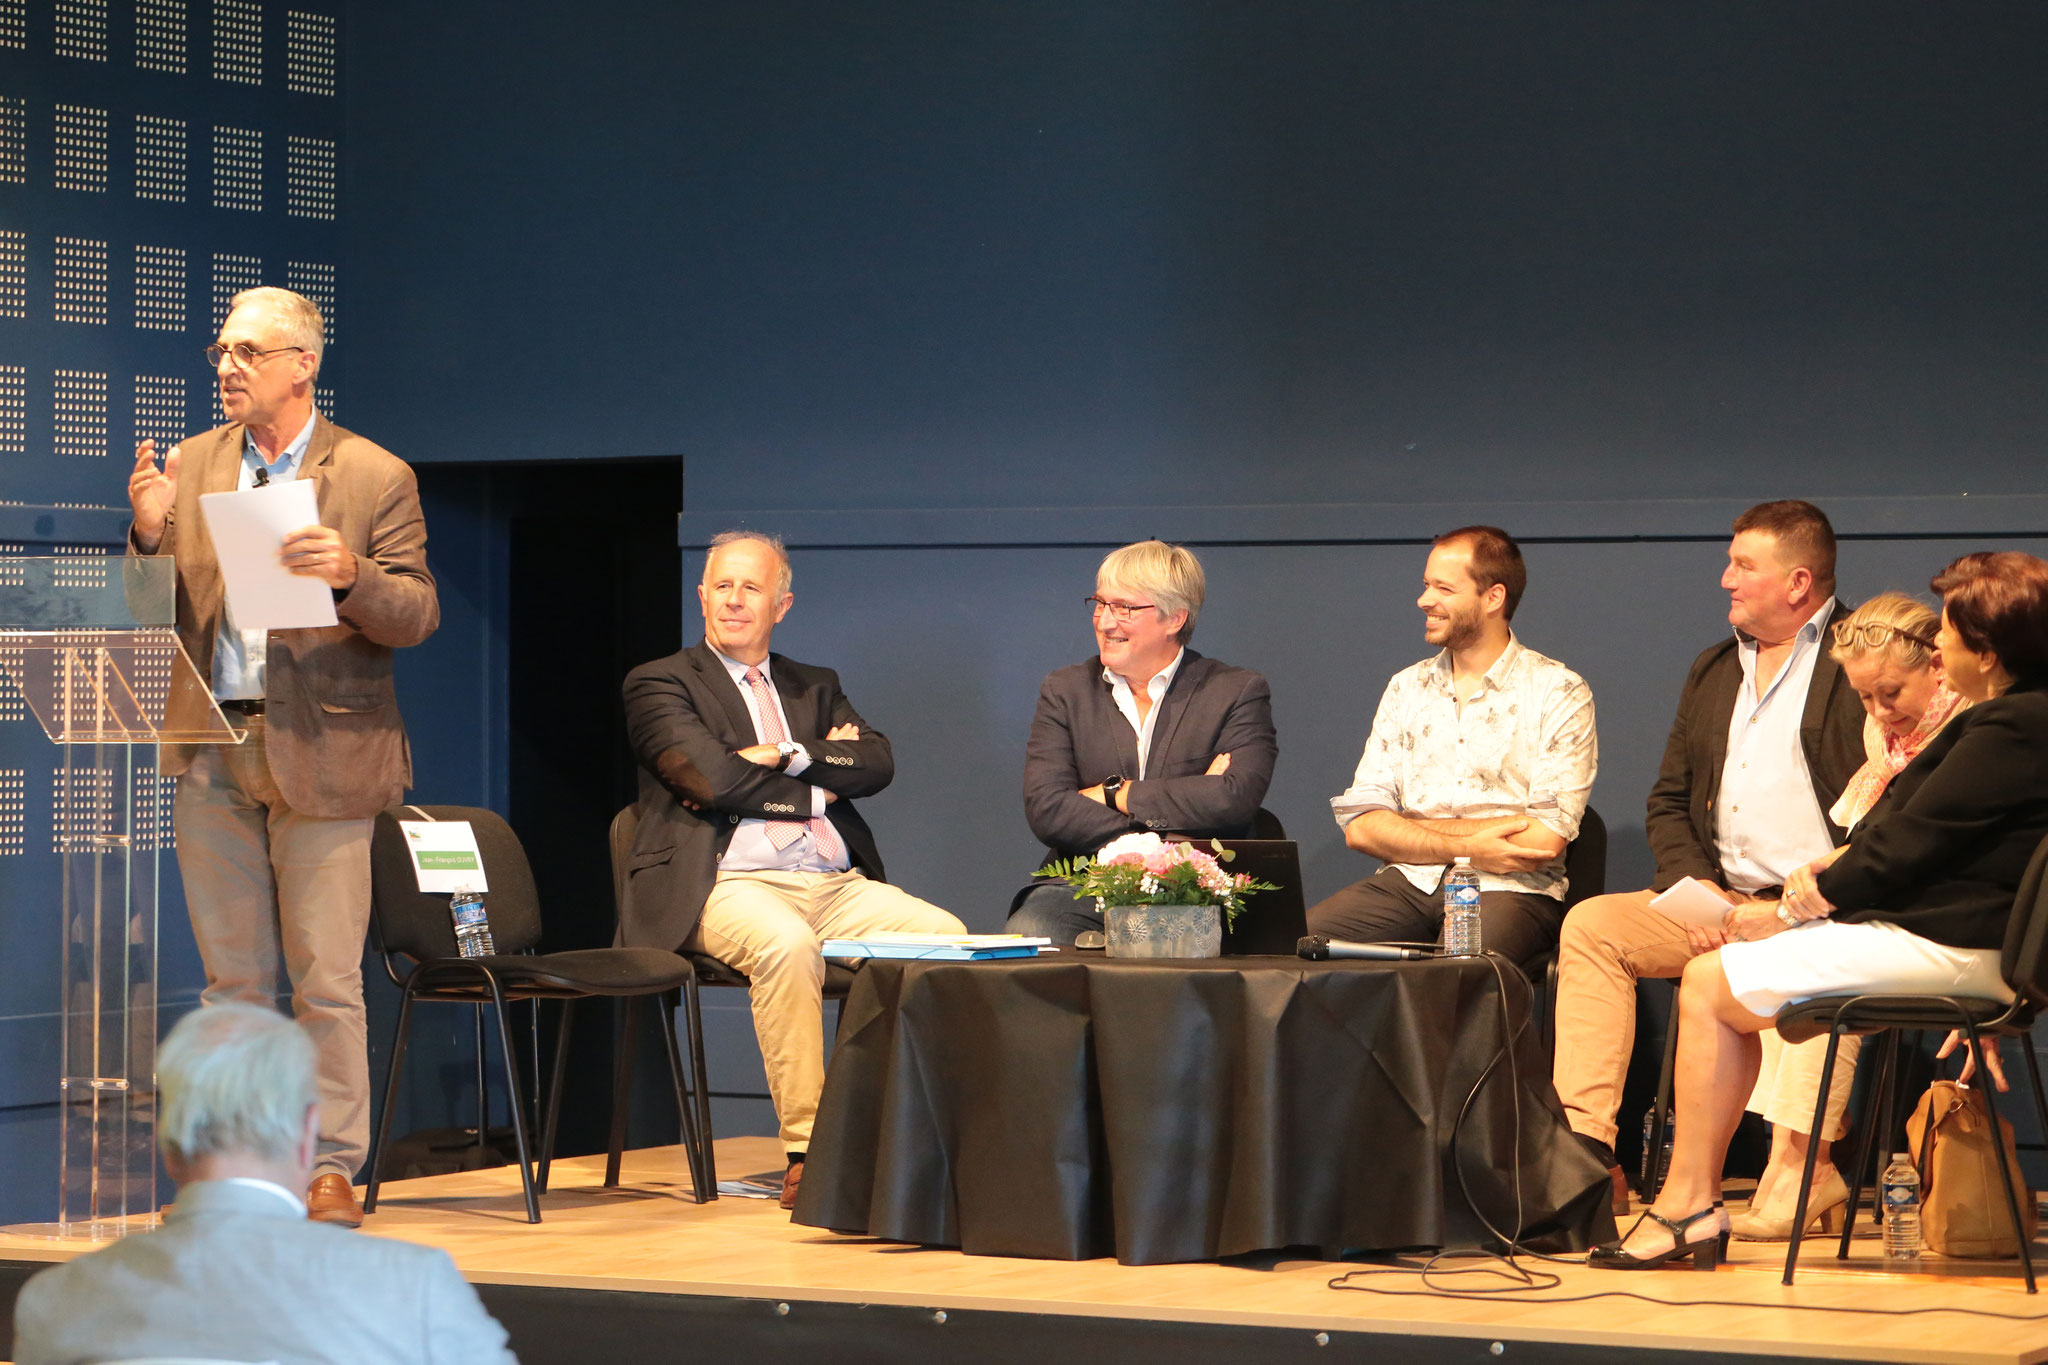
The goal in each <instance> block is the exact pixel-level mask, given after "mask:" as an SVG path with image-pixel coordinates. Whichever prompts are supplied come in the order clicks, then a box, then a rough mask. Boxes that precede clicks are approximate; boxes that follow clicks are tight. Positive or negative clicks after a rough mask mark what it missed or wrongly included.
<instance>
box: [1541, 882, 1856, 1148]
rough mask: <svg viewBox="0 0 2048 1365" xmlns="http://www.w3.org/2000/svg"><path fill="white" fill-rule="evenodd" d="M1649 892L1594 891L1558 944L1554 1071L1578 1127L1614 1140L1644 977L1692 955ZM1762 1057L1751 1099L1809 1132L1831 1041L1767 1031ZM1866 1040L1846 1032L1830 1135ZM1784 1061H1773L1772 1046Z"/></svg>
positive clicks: (1667, 971)
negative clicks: (1786, 1038) (1791, 1038)
mask: <svg viewBox="0 0 2048 1365" xmlns="http://www.w3.org/2000/svg"><path fill="white" fill-rule="evenodd" d="M1654 894H1655V893H1654V892H1650V891H1624V892H1620V893H1618V894H1616V895H1612V896H1595V897H1593V898H1592V899H1591V900H1587V901H1582V902H1580V903H1579V904H1578V905H1577V906H1575V907H1573V909H1572V911H1571V913H1570V914H1568V915H1566V916H1565V919H1564V931H1563V933H1562V934H1560V935H1559V937H1558V948H1557V1060H1556V1062H1555V1064H1554V1065H1553V1067H1552V1070H1551V1079H1552V1080H1553V1082H1554V1083H1555V1084H1556V1086H1557V1097H1558V1099H1559V1100H1561V1101H1562V1102H1563V1103H1564V1113H1565V1118H1566V1120H1567V1121H1568V1122H1569V1123H1570V1124H1571V1126H1572V1131H1574V1132H1577V1133H1584V1134H1585V1135H1586V1136H1587V1137H1590V1138H1596V1139H1598V1140H1599V1141H1601V1142H1604V1143H1606V1144H1607V1145H1608V1146H1610V1147H1612V1146H1613V1145H1614V1137H1615V1122H1614V1116H1615V1113H1616V1111H1617V1110H1619V1109H1620V1108H1621V1087H1622V1082H1623V1081H1624V1080H1625V1079H1626V1078H1627V1076H1628V1058H1629V1053H1630V1052H1631V1051H1632V1050H1633V1049H1634V1047H1635V1039H1636V982H1638V981H1640V980H1643V979H1645V978H1650V977H1666V978H1670V977H1676V976H1678V975H1679V974H1680V973H1682V972H1683V971H1684V970H1685V964H1686V963H1687V962H1689V961H1691V960H1692V957H1693V951H1692V945H1691V944H1690V943H1688V942H1687V941H1686V937H1685V931H1684V930H1683V929H1681V928H1680V927H1679V926H1678V922H1677V921H1676V920H1674V919H1672V918H1671V917H1670V916H1668V915H1666V914H1664V913H1663V912H1662V911H1661V910H1652V909H1651V908H1650V899H1651V897H1652V896H1653V895H1654ZM1762 1036H1763V1038H1764V1039H1765V1044H1764V1048H1765V1050H1764V1065H1763V1068H1762V1069H1761V1070H1760V1071H1759V1072H1758V1075H1757V1085H1756V1092H1755V1093H1754V1094H1753V1095H1751V1097H1750V1101H1749V1107H1750V1108H1751V1109H1754V1110H1756V1111H1757V1112H1758V1113H1760V1114H1762V1115H1763V1116H1764V1117H1765V1118H1766V1119H1768V1120H1769V1121H1770V1122H1772V1123H1784V1124H1788V1125H1790V1126H1791V1127H1792V1128H1793V1129H1795V1130H1796V1131H1798V1132H1802V1133H1803V1132H1805V1131H1806V1127H1807V1125H1808V1124H1810V1123H1812V1122H1813V1099H1814V1095H1815V1093H1816V1092H1817V1091H1818V1090H1819V1088H1820V1066H1821V1061H1822V1058H1823V1055H1824V1054H1825V1052H1826V1049H1827V1039H1826V1038H1817V1039H1813V1040H1811V1041H1809V1042H1805V1043H1799V1044H1796V1045H1793V1044H1787V1043H1785V1042H1783V1041H1782V1040H1780V1039H1779V1037H1778V1035H1777V1034H1776V1033H1774V1032H1771V1031H1769V1030H1766V1031H1765V1032H1764V1034H1763V1035H1762ZM1860 1046H1861V1042H1860V1040H1857V1039H1845V1040H1844V1041H1843V1046H1842V1051H1841V1055H1840V1057H1839V1058H1838V1059H1837V1061H1836V1063H1835V1078H1834V1083H1833V1084H1832V1085H1830V1086H1829V1087H1828V1090H1829V1094H1828V1118H1827V1127H1828V1133H1827V1136H1828V1138H1829V1139H1830V1140H1833V1139H1835V1138H1839V1137H1840V1136H1841V1135H1842V1132H1843V1130H1844V1127H1845V1126H1846V1122H1847V1120H1846V1118H1845V1115H1846V1114H1847V1112H1848V1108H1849V1087H1850V1085H1851V1084H1852V1083H1853V1082H1854V1081H1855V1077H1856V1049H1857V1047H1860ZM1774 1049H1775V1050H1776V1052H1777V1061H1776V1064H1775V1065H1774V1063H1773V1050H1774Z"/></svg>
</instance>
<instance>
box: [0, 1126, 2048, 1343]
mask: <svg viewBox="0 0 2048 1365" xmlns="http://www.w3.org/2000/svg"><path fill="white" fill-rule="evenodd" d="M717 1148H718V1166H719V1171H720V1175H721V1177H722V1178H725V1179H732V1178H734V1177H736V1176H740V1175H744V1174H747V1173H749V1172H756V1171H762V1170H766V1169H769V1168H772V1167H775V1166H778V1165H779V1164H780V1161H779V1153H778V1151H777V1148H776V1144H775V1143H774V1142H773V1141H772V1140H771V1139H766V1138H728V1139H724V1140H721V1141H720V1142H719V1143H718V1144H717ZM602 1179H603V1158H602V1157H589V1158H577V1159H573V1160H567V1161H563V1162H559V1163H557V1165H556V1167H555V1171H554V1176H553V1189H552V1190H551V1192H550V1193H549V1194H548V1195H547V1196H546V1197H545V1198H544V1199H543V1201H542V1207H541V1214H542V1217H543V1218H544V1219H545V1221H544V1222H543V1223H541V1224H540V1225H539V1226H537V1227H535V1226H529V1225H528V1224H527V1223H526V1222H525V1221H524V1214H523V1211H522V1206H521V1201H520V1199H519V1194H518V1190H519V1183H518V1178H517V1175H516V1173H515V1172H513V1171H511V1170H510V1169H498V1170H492V1171H481V1172H473V1173H466V1174H461V1175H451V1176H439V1177H435V1178H432V1179H426V1180H415V1181H408V1182H405V1183H402V1184H394V1185H389V1186H387V1187H386V1189H385V1192H384V1199H383V1201H381V1202H380V1204H379V1206H378V1211H377V1212H376V1214H374V1215H373V1216H372V1217H371V1219H370V1221H369V1223H368V1224H367V1225H366V1228H367V1231H368V1232H370V1233H372V1234H375V1235H378V1236H385V1237H398V1238H403V1239H405V1240H408V1241H413V1242H421V1243H426V1244H429V1245H432V1246H438V1247H441V1248H444V1249H445V1250H447V1251H448V1253H449V1254H450V1255H452V1256H453V1257H454V1258H455V1261H456V1263H457V1264H458V1265H459V1266H460V1267H461V1268H462V1271H463V1273H464V1275H466V1276H467V1277H468V1278H469V1279H470V1280H471V1281H472V1282H474V1283H476V1284H477V1285H478V1286H479V1287H480V1288H481V1289H482V1291H483V1292H484V1293H485V1294H486V1297H487V1298H488V1299H491V1300H492V1301H493V1302H496V1301H497V1298H498V1293H499V1291H510V1290H512V1289H526V1290H540V1289H552V1290H580V1291H601V1292H607V1293H611V1294H614V1295H617V1294H620V1293H622V1292H623V1293H625V1294H632V1295H657V1296H689V1297H691V1298H693V1299H696V1300H704V1299H717V1300H726V1301H745V1302H746V1303H748V1304H751V1305H753V1306H755V1307H757V1308H758V1311H759V1313H760V1314H762V1315H775V1316H776V1317H778V1318H780V1319H782V1320H783V1321H785V1322H789V1321H794V1320H798V1319H801V1318H803V1317H804V1315H805V1314H806V1313H810V1314H814V1315H815V1314H821V1313H826V1311H827V1310H828V1309H831V1308H832V1307H834V1306H837V1307H838V1308H839V1309H840V1310H844V1309H847V1308H849V1307H854V1306H869V1307H876V1306H893V1307H895V1308H898V1309H901V1310H906V1311H907V1312H914V1314H915V1315H916V1317H915V1321H917V1322H919V1323H931V1324H934V1325H942V1324H943V1323H944V1322H946V1321H948V1320H953V1321H960V1322H965V1321H968V1320H970V1319H972V1318H973V1317H974V1315H976V1314H1008V1315H1015V1314H1025V1315H1032V1316H1033V1317H1034V1318H1036V1319H1038V1320H1039V1321H1040V1323H1041V1325H1042V1326H1056V1327H1058V1328H1060V1329H1062V1330H1066V1331H1069V1332H1079V1333H1082V1334H1083V1335H1082V1336H1081V1337H1080V1338H1079V1339H1080V1340H1087V1339H1089V1337H1091V1336H1094V1335H1095V1334H1094V1330H1093V1329H1096V1328H1102V1327H1106V1326H1107V1325H1108V1320H1117V1321H1118V1324H1119V1330H1120V1331H1124V1332H1128V1331H1130V1330H1131V1329H1133V1328H1144V1327H1147V1326H1149V1327H1151V1328H1153V1329H1163V1328H1165V1327H1166V1326H1167V1325H1168V1324H1177V1325H1180V1326H1182V1327H1185V1326H1187V1325H1191V1324H1209V1325H1212V1326H1216V1327H1230V1328H1238V1329H1259V1331H1260V1337H1261V1339H1263V1340H1266V1341H1268V1342H1269V1343H1270V1345H1271V1346H1272V1347H1273V1348H1274V1350H1273V1351H1272V1352H1271V1354H1273V1355H1275V1356H1278V1355H1285V1354H1288V1353H1289V1348H1290V1347H1296V1346H1298V1347H1304V1348H1309V1347H1314V1348H1320V1347H1321V1346H1322V1345H1323V1343H1320V1342H1317V1340H1316V1338H1317V1334H1326V1336H1327V1338H1328V1345H1329V1346H1333V1347H1337V1348H1339V1349H1337V1350H1336V1351H1334V1352H1331V1351H1328V1350H1323V1349H1314V1350H1312V1352H1311V1353H1310V1355H1309V1357H1308V1358H1311V1359H1314V1360H1317V1361H1321V1362H1328V1361H1332V1360H1335V1359H1339V1358H1344V1359H1350V1358H1360V1359H1364V1358H1371V1359H1376V1360H1387V1359H1399V1358H1403V1357H1404V1356H1405V1357H1408V1358H1416V1359H1432V1360H1435V1359H1443V1360H1451V1359H1472V1360H1478V1359H1481V1358H1486V1359H1492V1358H1496V1357H1506V1358H1508V1359H1521V1360H1530V1359H1539V1358H1540V1359H1573V1358H1585V1357H1608V1358H1614V1359H1625V1358H1641V1357H1642V1356H1644V1355H1646V1354H1658V1353H1667V1352H1668V1353H1672V1355H1673V1356H1674V1357H1676V1356H1680V1355H1684V1354H1691V1353H1697V1354H1702V1355H1704V1356H1719V1357H1722V1358H1734V1357H1745V1358H1750V1359H1758V1358H1763V1359H1770V1358H1779V1359H1793V1358H1799V1359H1825V1360H1873V1361H1878V1360H1882V1361H1935V1360H1940V1361H1965V1362H1982V1363H1983V1365H1994V1363H1995V1365H2010V1363H2012V1362H2032V1361H2048V1293H2044V1294H2042V1295H2040V1296H2037V1297H2029V1296H2028V1295H2027V1294H2026V1293H2025V1292H2024V1286H2023V1285H2022V1284H2021V1282H2020V1279H2019V1271H2018V1267H2017V1264H2016V1263H2015V1264H2013V1265H2010V1266H2006V1265H1998V1264H1994V1263H1985V1262H1976V1263H1945V1262H1942V1261H1940V1260H1939V1259H1934V1258H1930V1260H1929V1261H1928V1263H1927V1265H1926V1267H1925V1270H1924V1271H1923V1272H1922V1273H1916V1274H1913V1275H1893V1274H1888V1273H1885V1272H1884V1271H1883V1269H1882V1267H1881V1264H1880V1256H1879V1252H1878V1245H1877V1243H1876V1241H1875V1240H1873V1239H1870V1238H1867V1237H1866V1238H1860V1239H1859V1240H1858V1243H1857V1245H1856V1248H1855V1251H1854V1254H1853V1255H1852V1259H1851V1260H1850V1261H1848V1262H1846V1263H1842V1262H1837V1261H1835V1260H1834V1258H1833V1245H1834V1242H1833V1239H1832V1238H1827V1239H1819V1240H1817V1241H1816V1242H1814V1243H1812V1244H1811V1248H1812V1249H1811V1252H1810V1254H1808V1255H1803V1256H1802V1263H1803V1264H1802V1269H1801V1271H1800V1279H1799V1283H1798V1284H1797V1285H1795V1286H1794V1287H1792V1288H1790V1289H1787V1288H1785V1287H1784V1286H1782V1285H1780V1284H1779V1283H1778V1276H1779V1270H1780V1267H1781V1266H1782V1263H1783V1251H1782V1248H1773V1247H1771V1246H1768V1245H1762V1244H1745V1243H1739V1242H1738V1243H1736V1244H1735V1251H1734V1259H1735V1264H1734V1265H1733V1266H1732V1267H1724V1268H1723V1269H1722V1270H1721V1271H1720V1272H1719V1273H1717V1274H1714V1275H1702V1274H1695V1273H1692V1272H1690V1271H1659V1272H1654V1273H1645V1274H1638V1275H1616V1274H1613V1273H1609V1272H1601V1271H1588V1270H1586V1269H1584V1268H1583V1267H1579V1266H1571V1265H1557V1264H1550V1263H1543V1262H1534V1261H1525V1262H1524V1264H1526V1265H1530V1266H1532V1267H1536V1268H1541V1269H1548V1270H1552V1271H1555V1272H1556V1273H1558V1274H1559V1275H1560V1276H1561V1277H1562V1280H1563V1282H1562V1283H1561V1284H1560V1285H1558V1286H1557V1287H1556V1288H1554V1289H1549V1290H1544V1291H1518V1292H1515V1293H1512V1294H1506V1295H1492V1296H1487V1297H1483V1298H1481V1297H1461V1296H1452V1295H1442V1296H1415V1297H1406V1296H1403V1297H1395V1296H1387V1295H1380V1294H1370V1293H1352V1292H1341V1291H1337V1290H1333V1289H1331V1288H1330V1287H1329V1285H1328V1282H1329V1280H1330V1279H1331V1277H1332V1276H1333V1275H1338V1274H1342V1273H1344V1272H1345V1271H1347V1270H1354V1269H1359V1268H1361V1267H1363V1266H1368V1265H1371V1264H1372V1263H1365V1262H1361V1263H1355V1264H1354V1263H1350V1262H1346V1263H1331V1262H1324V1261H1313V1260H1307V1259H1291V1258H1289V1257H1287V1256H1285V1255H1284V1254H1282V1255H1275V1256H1273V1257H1270V1258H1264V1259H1259V1260H1256V1261H1239V1262H1230V1263H1225V1264H1201V1265H1173V1266H1119V1265H1117V1264H1116V1263H1115V1262H1113V1261H1088V1262H1078V1263H1077V1262H1056V1261H1027V1260H1015V1259H1008V1258H1000V1257H975V1256H963V1255H961V1254H959V1253H957V1252H952V1251H939V1250H926V1249H920V1248H916V1247H907V1246H903V1245H900V1244H890V1243H882V1242H877V1241H873V1240H870V1239H865V1238H854V1237H842V1236H837V1235H834V1234H831V1233H827V1232H823V1231H820V1230H818V1229H814V1228H807V1227H798V1226H795V1225H792V1224H791V1223H790V1221H789V1219H788V1216H787V1215H786V1214H784V1213H783V1212H782V1211H781V1210H780V1209H779V1208H777V1207H776V1205H775V1203H774V1202H773V1201H772V1200H749V1199H739V1198H731V1197H728V1198H724V1199H720V1200H717V1201H715V1202H713V1203H711V1204H708V1205H702V1206H699V1205H697V1204H694V1203H691V1202H689V1198H688V1194H687V1191H688V1188H689V1186H688V1180H687V1177H686V1175H685V1173H684V1162H683V1160H682V1153H681V1149H680V1148H654V1149H649V1150H645V1151H639V1152H631V1153H628V1154H627V1159H626V1168H625V1183H624V1184H623V1185H622V1187H621V1188H619V1189H617V1190H606V1189H604V1188H602V1184H601V1182H602ZM80 1249H81V1248H79V1247H75V1246H72V1245H70V1244H59V1243H51V1242H37V1241H32V1240H29V1239H25V1238H20V1237H12V1236H0V1260H6V1261H13V1262H23V1261H47V1260H53V1259H61V1258H65V1257H68V1256H70V1255H75V1254H77V1252H78V1251H79V1250H80ZM2036 1255H2037V1257H2038V1258H2040V1259H2041V1260H2042V1262H2043V1264H2044V1273H2048V1247H2044V1246H2041V1245H2039V1244H2037V1247H2036ZM1369 1282H1370V1283H1373V1284H1375V1285H1379V1286H1383V1287H1386V1288H1393V1289H1402V1290H1410V1291H1413V1290H1419V1289H1421V1288H1422V1286H1421V1284H1420V1283H1419V1281H1417V1280H1416V1279H1415V1278H1414V1277H1412V1276H1392V1275H1389V1276H1378V1277H1374V1278H1373V1279H1372V1280H1370V1281H1369ZM493 1287H496V1288H495V1289H494V1288H493ZM1615 1292H1627V1293H1634V1294H1641V1295H1644V1296H1647V1297H1649V1298H1652V1299H1655V1300H1657V1301H1658V1302H1656V1303H1645V1302H1640V1301H1637V1300H1634V1299H1630V1298H1623V1297H1601V1298H1595V1299H1592V1300H1590V1301H1583V1302H1572V1303H1564V1302H1556V1301H1557V1300H1561V1299H1571V1298H1574V1297H1576V1296H1579V1295H1585V1294H1600V1293H1605V1294H1612V1293H1615ZM1704 1300H1718V1301H1720V1302H1715V1303H1703V1302H1702V1301H1704ZM639 1302H641V1303H649V1302H652V1300H646V1299H641V1300H639ZM781 1305H788V1307H787V1308H786V1309H785V1308H782V1307H781ZM1688 1305H1691V1306H1688ZM1731 1305H1732V1306H1731ZM1815 1308H1837V1309H1850V1310H1855V1311H1850V1312H1815V1311H1808V1310H1811V1309H1815ZM1929 1308H1942V1309H1975V1310H1979V1312H1981V1313H1984V1314H2011V1315H2020V1316H2022V1317H2024V1318H2025V1319H2027V1320H2024V1321H2009V1320H2002V1319H2000V1318H1997V1317H1990V1316H1979V1315H1977V1314H1975V1313H1960V1312H1949V1311H1943V1312H1932V1313H1923V1314H1920V1315H1917V1316H1897V1314H1898V1313H1899V1312H1900V1311H1901V1310H1906V1309H1929ZM941 1313H943V1314H945V1315H946V1316H945V1317H940V1316H938V1315H939V1314H941ZM1040 1315H1052V1318H1053V1319H1055V1320H1057V1321H1046V1320H1044V1319H1043V1318H1042V1317H1041V1316H1040ZM842 1316H843V1312H842ZM901 1316H902V1315H900V1314H899V1317H901ZM1002 1320H1003V1319H999V1320H998V1321H1002ZM1007 1320H1009V1321H1014V1319H1007ZM508 1321H509V1320H508ZM514 1330H515V1335H517V1334H518V1332H519V1331H520V1329H519V1328H517V1327H515V1329H514ZM528 1330H529V1331H530V1330H532V1329H531V1328H529V1329H528ZM837 1330H838V1332H839V1335H838V1336H837V1341H838V1346H837V1348H836V1351H835V1354H836V1356H837V1358H838V1359H839V1360H842V1361H844V1360H854V1359H864V1358H868V1356H867V1353H866V1352H863V1351H862V1350H861V1349H860V1348H859V1342H858V1340H857V1339H856V1337H855V1336H852V1335H849V1334H848V1332H847V1329H846V1328H845V1326H844V1324H843V1323H842V1324H841V1326H840V1327H839V1328H838V1329H837ZM951 1335H954V1339H955V1340H956V1341H957V1342H958V1344H959V1345H960V1346H962V1347H965V1346H966V1345H967V1344H968V1341H967V1334H965V1333H960V1334H951ZM530 1339H531V1338H528V1340H530ZM1095 1339H1097V1340H1100V1339H1101V1338H1100V1337H1099V1336H1097V1337H1095ZM945 1340H946V1337H945V1336H944V1335H941V1336H936V1337H932V1338H930V1343H931V1347H932V1348H933V1350H934V1351H935V1352H936V1354H935V1355H934V1358H947V1356H948V1355H949V1354H950V1353H948V1352H946V1351H945V1350H944V1348H943V1346H941V1345H940V1343H941V1342H943V1341H945ZM1494 1343H1500V1345H1499V1346H1498V1347H1496V1346H1495V1345H1494ZM714 1345H715V1342H714V1341H713V1340H711V1339H709V1338H707V1337H706V1336H703V1335H699V1336H697V1337H696V1339H695V1342H694V1346H695V1348H696V1349H695V1350H693V1351H691V1352H689V1353H687V1354H680V1353H679V1355H678V1358H697V1359H701V1358H704V1355H705V1354H706V1351H707V1349H708V1348H711V1347H713V1346H714ZM1347 1347H1349V1348H1352V1349H1344V1348H1347ZM1395 1347H1401V1348H1405V1349H1390V1348H1395ZM1545 1347H1548V1348H1549V1349H1545ZM1558 1348H1563V1349H1562V1350H1560V1349H1558ZM531 1354H532V1353H530V1352H529V1355H531ZM543 1354H545V1353H543ZM998 1354H1000V1352H998ZM1095 1354H1098V1353H1094V1352H1084V1354H1083V1358H1084V1359H1086V1358H1089V1357H1090V1356H1093V1355H1095ZM1193 1354H1194V1355H1200V1354H1201V1352H1199V1351H1197V1352H1194V1353H1193ZM1261 1354H1262V1356H1263V1355H1264V1354H1267V1352H1264V1351H1262V1352H1261ZM975 1355H976V1356H977V1357H978V1358H989V1356H988V1355H987V1354H986V1353H985V1352H982V1351H977V1352H975ZM586 1358H595V1357H586ZM953 1358H967V1357H966V1356H964V1355H959V1356H954V1357H953Z"/></svg>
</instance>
